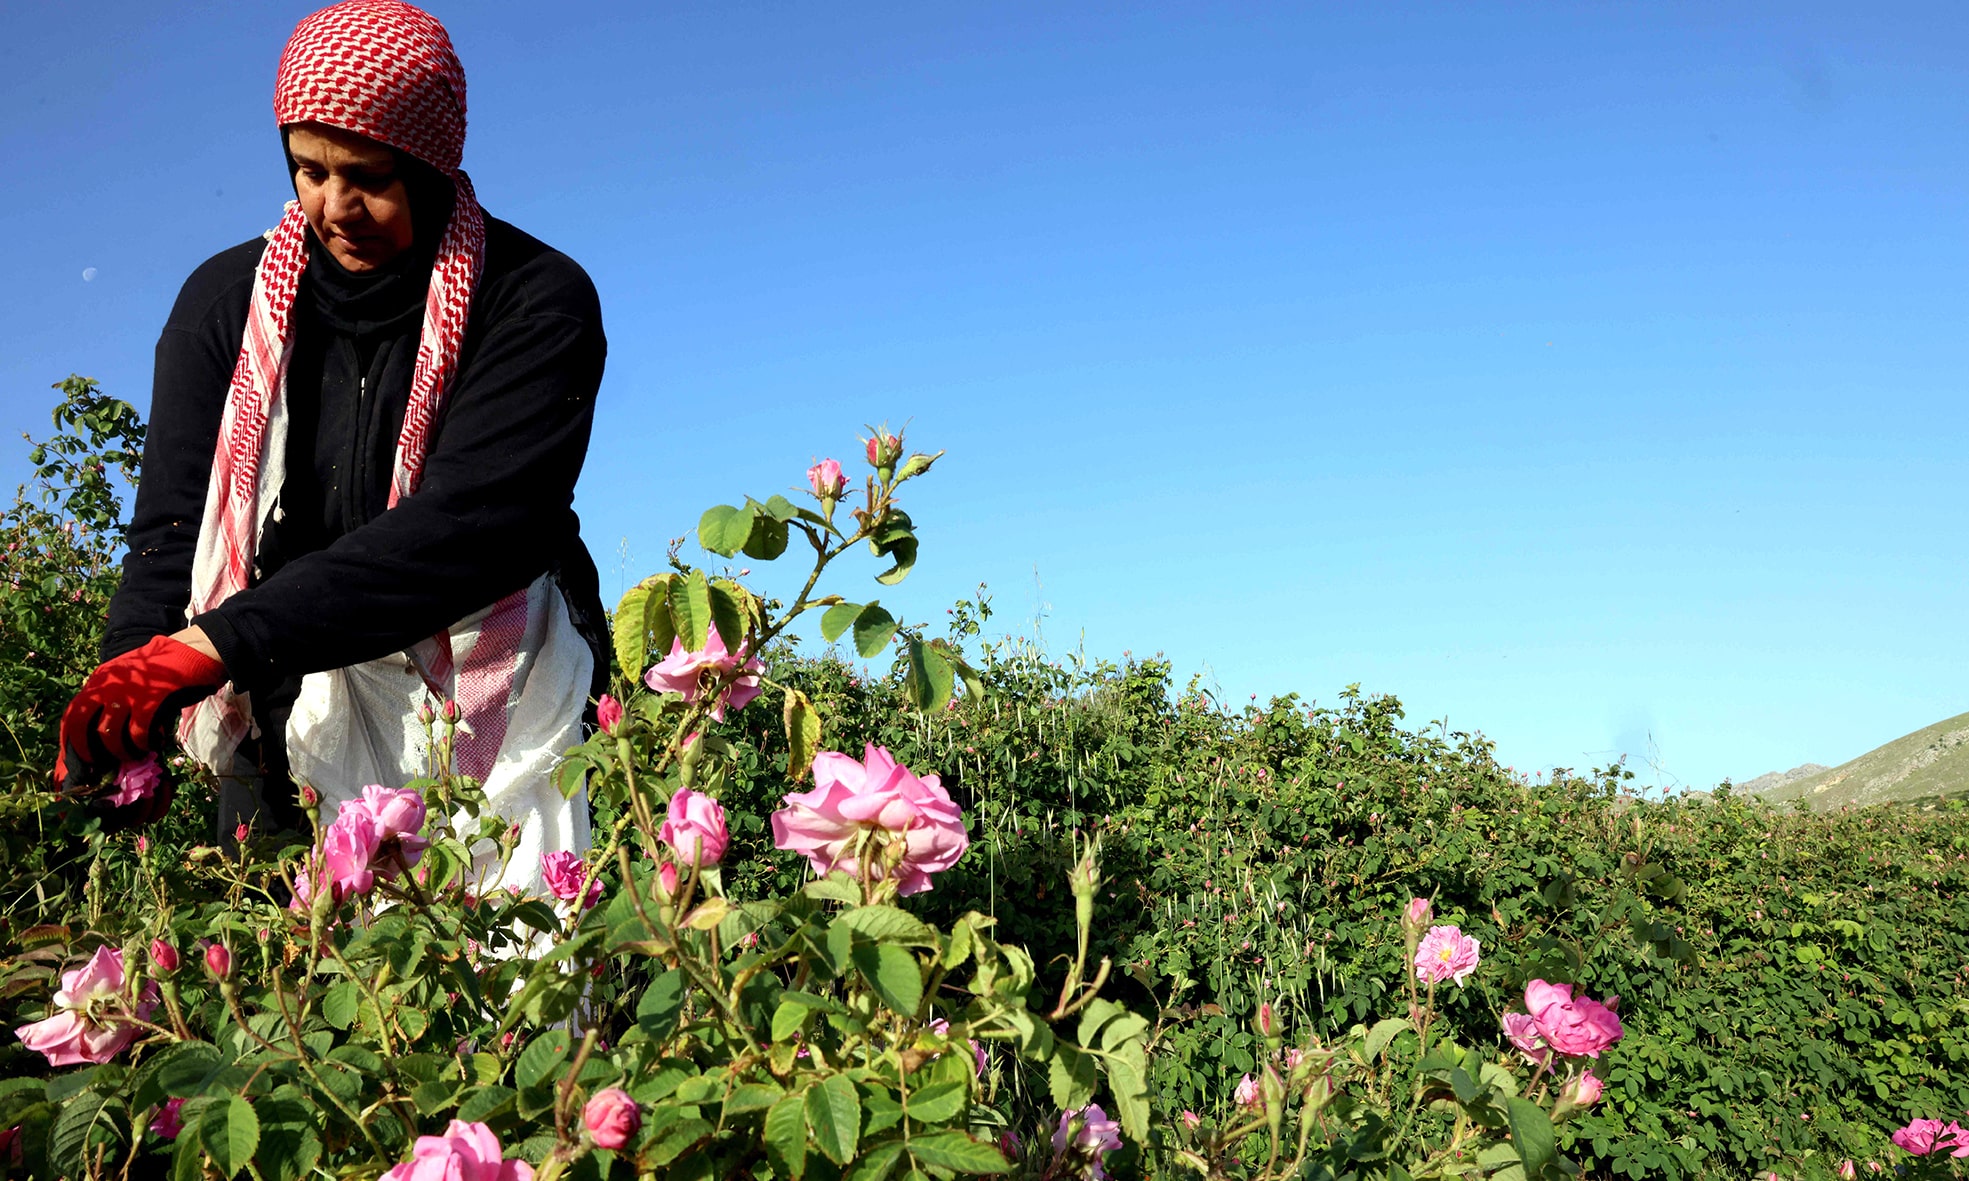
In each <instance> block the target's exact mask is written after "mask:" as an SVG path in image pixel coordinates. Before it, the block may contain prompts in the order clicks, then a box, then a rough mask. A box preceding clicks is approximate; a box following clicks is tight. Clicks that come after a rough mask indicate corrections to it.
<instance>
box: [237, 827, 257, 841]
mask: <svg viewBox="0 0 1969 1181" xmlns="http://www.w3.org/2000/svg"><path fill="white" fill-rule="evenodd" d="M252 831H253V829H252V827H251V826H249V825H245V824H241V825H238V826H236V827H235V828H234V829H233V830H232V839H233V840H235V841H244V840H245V839H246V835H247V834H248V833H250V832H252Z"/></svg>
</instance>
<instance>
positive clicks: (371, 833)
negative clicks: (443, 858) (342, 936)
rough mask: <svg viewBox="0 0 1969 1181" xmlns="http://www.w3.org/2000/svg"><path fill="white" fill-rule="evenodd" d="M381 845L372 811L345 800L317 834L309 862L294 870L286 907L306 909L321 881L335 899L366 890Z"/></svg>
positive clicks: (370, 884)
mask: <svg viewBox="0 0 1969 1181" xmlns="http://www.w3.org/2000/svg"><path fill="white" fill-rule="evenodd" d="M381 847H382V837H381V836H380V835H379V834H378V832H377V827H376V817H375V814H374V813H372V812H371V811H370V810H369V809H368V808H367V807H365V806H364V805H363V804H362V803H361V802H359V801H356V800H348V801H345V802H344V803H343V804H342V807H341V811H340V813H339V814H338V815H337V816H336V817H335V823H333V824H331V825H329V826H328V831H327V832H324V833H322V834H321V847H320V848H319V849H317V850H315V853H314V856H313V857H312V858H310V860H309V864H307V865H305V866H302V867H301V868H300V869H298V870H296V871H295V874H294V899H293V901H292V902H290V903H289V904H288V909H290V910H294V911H306V910H307V909H308V907H309V906H310V904H312V903H313V901H314V896H315V892H316V891H317V890H319V889H321V887H322V886H323V885H326V886H327V887H328V889H329V894H330V895H331V896H332V897H333V898H334V900H335V901H336V902H337V903H340V902H341V901H342V900H343V899H346V898H348V897H349V896H350V895H355V894H367V893H369V892H370V891H371V890H373V889H375V887H376V866H375V862H376V859H377V853H378V851H379V850H380V849H381ZM420 849H421V846H420Z"/></svg>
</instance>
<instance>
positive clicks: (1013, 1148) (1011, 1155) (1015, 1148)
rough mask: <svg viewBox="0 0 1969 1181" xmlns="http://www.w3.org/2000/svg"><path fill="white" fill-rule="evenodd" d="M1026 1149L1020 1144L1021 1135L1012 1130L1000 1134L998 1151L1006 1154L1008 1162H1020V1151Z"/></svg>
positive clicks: (1008, 1129)
mask: <svg viewBox="0 0 1969 1181" xmlns="http://www.w3.org/2000/svg"><path fill="white" fill-rule="evenodd" d="M1024 1147H1025V1145H1024V1144H1021V1143H1020V1142H1019V1134H1018V1133H1017V1132H1014V1131H1013V1130H1012V1129H1010V1128H1006V1129H1005V1130H1004V1131H1002V1132H1000V1133H998V1151H999V1152H1001V1153H1004V1154H1005V1159H1006V1160H1018V1159H1019V1151H1020V1150H1021V1149H1023V1148H1024Z"/></svg>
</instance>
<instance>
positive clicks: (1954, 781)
mask: <svg viewBox="0 0 1969 1181" xmlns="http://www.w3.org/2000/svg"><path fill="white" fill-rule="evenodd" d="M1800 772H1806V774H1802V775H1801V774H1800ZM1741 789H1742V790H1747V791H1754V792H1757V793H1758V794H1759V795H1762V796H1763V797H1764V798H1765V799H1767V800H1770V801H1771V802H1773V803H1785V802H1788V801H1791V800H1805V801H1807V802H1809V803H1810V804H1811V806H1812V807H1814V808H1819V809H1826V808H1841V807H1845V806H1847V805H1849V804H1850V805H1853V806H1865V805H1867V804H1885V803H1890V802H1895V801H1900V802H1909V801H1914V800H1927V799H1937V798H1940V797H1943V796H1959V795H1969V714H1958V715H1956V716H1955V717H1952V718H1949V719H1947V720H1946V721H1940V722H1936V723H1935V724H1934V725H1932V726H1929V727H1928V728H1926V729H1924V730H1916V731H1915V732H1914V733H1912V734H1907V735H1903V736H1902V737H1900V738H1896V739H1894V740H1893V741H1892V742H1889V743H1888V744H1886V745H1885V746H1881V747H1877V748H1875V749H1873V750H1870V751H1868V752H1866V753H1865V754H1863V755H1861V756H1860V757H1859V758H1857V759H1854V760H1852V761H1851V762H1848V763H1841V764H1840V765H1839V766H1837V767H1833V768H1831V769H1829V770H1828V769H1827V768H1824V767H1817V766H1814V765H1813V764H1811V763H1807V764H1805V765H1804V766H1802V767H1794V768H1792V769H1791V770H1789V771H1773V772H1771V773H1770V774H1768V775H1759V776H1758V777H1757V778H1755V779H1752V780H1750V781H1749V782H1747V783H1744V784H1742V785H1741Z"/></svg>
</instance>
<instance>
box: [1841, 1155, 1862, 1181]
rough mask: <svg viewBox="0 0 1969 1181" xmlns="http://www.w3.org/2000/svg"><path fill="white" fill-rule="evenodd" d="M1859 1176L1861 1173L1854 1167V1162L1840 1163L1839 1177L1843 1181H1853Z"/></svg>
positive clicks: (1844, 1161) (1845, 1161)
mask: <svg viewBox="0 0 1969 1181" xmlns="http://www.w3.org/2000/svg"><path fill="white" fill-rule="evenodd" d="M1859 1175H1860V1171H1859V1170H1858V1169H1856V1168H1854V1167H1853V1162H1852V1161H1850V1160H1843V1161H1840V1162H1839V1176H1840V1179H1841V1181H1853V1178H1855V1177H1857V1176H1859Z"/></svg>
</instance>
